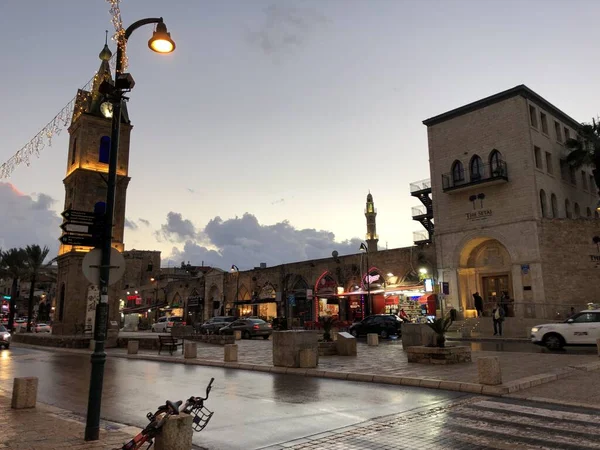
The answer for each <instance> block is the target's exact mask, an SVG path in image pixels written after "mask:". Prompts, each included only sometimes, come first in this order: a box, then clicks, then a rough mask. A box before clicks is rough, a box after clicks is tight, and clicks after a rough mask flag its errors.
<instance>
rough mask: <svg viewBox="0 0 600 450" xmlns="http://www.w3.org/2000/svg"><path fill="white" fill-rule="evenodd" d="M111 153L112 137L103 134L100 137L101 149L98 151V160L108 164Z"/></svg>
mask: <svg viewBox="0 0 600 450" xmlns="http://www.w3.org/2000/svg"><path fill="white" fill-rule="evenodd" d="M109 155H110V138H109V137H108V136H102V137H101V138H100V150H99V152H98V161H99V162H101V163H104V164H108V158H109Z"/></svg>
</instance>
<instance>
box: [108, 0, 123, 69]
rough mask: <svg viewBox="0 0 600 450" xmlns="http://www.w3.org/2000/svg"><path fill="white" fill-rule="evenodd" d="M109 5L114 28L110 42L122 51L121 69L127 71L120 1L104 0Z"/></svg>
mask: <svg viewBox="0 0 600 450" xmlns="http://www.w3.org/2000/svg"><path fill="white" fill-rule="evenodd" d="M106 1H107V2H108V3H109V4H110V9H109V12H110V15H111V20H110V21H111V22H112V24H113V26H114V27H115V34H113V36H112V40H113V41H115V42H116V43H117V45H120V46H121V48H122V49H123V52H122V56H121V67H123V70H124V71H125V70H127V65H128V60H127V48H126V44H127V40H126V39H125V29H124V28H123V20H122V19H121V8H120V7H119V3H120V2H121V0H106Z"/></svg>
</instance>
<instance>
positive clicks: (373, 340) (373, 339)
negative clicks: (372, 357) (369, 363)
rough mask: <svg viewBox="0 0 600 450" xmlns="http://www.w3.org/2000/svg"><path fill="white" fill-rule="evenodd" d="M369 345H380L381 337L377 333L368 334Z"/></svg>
mask: <svg viewBox="0 0 600 450" xmlns="http://www.w3.org/2000/svg"><path fill="white" fill-rule="evenodd" d="M367 345H370V346H377V345H379V336H378V335H377V334H375V333H369V334H367Z"/></svg>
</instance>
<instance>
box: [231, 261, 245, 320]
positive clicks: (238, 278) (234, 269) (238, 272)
mask: <svg viewBox="0 0 600 450" xmlns="http://www.w3.org/2000/svg"><path fill="white" fill-rule="evenodd" d="M233 272H236V273H237V277H236V280H235V302H236V303H237V302H238V301H239V300H238V295H239V293H240V269H239V268H238V266H236V265H235V264H233V265H232V266H231V273H233ZM242 310H243V308H242ZM234 311H237V308H234Z"/></svg>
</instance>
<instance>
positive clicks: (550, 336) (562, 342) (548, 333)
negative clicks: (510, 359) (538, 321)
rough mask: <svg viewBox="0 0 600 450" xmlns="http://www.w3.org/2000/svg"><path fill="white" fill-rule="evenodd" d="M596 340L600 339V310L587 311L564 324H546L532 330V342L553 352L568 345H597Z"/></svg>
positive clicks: (570, 318)
mask: <svg viewBox="0 0 600 450" xmlns="http://www.w3.org/2000/svg"><path fill="white" fill-rule="evenodd" d="M596 339H600V309H587V310H584V311H581V312H579V313H577V314H575V315H573V316H572V317H569V318H568V319H567V320H566V321H564V322H559V323H545V324H542V325H536V326H535V327H533V328H532V329H531V342H533V343H534V344H537V345H545V346H546V347H548V348H549V349H552V350H558V349H561V348H563V347H564V346H566V345H569V346H570V345H596Z"/></svg>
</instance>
